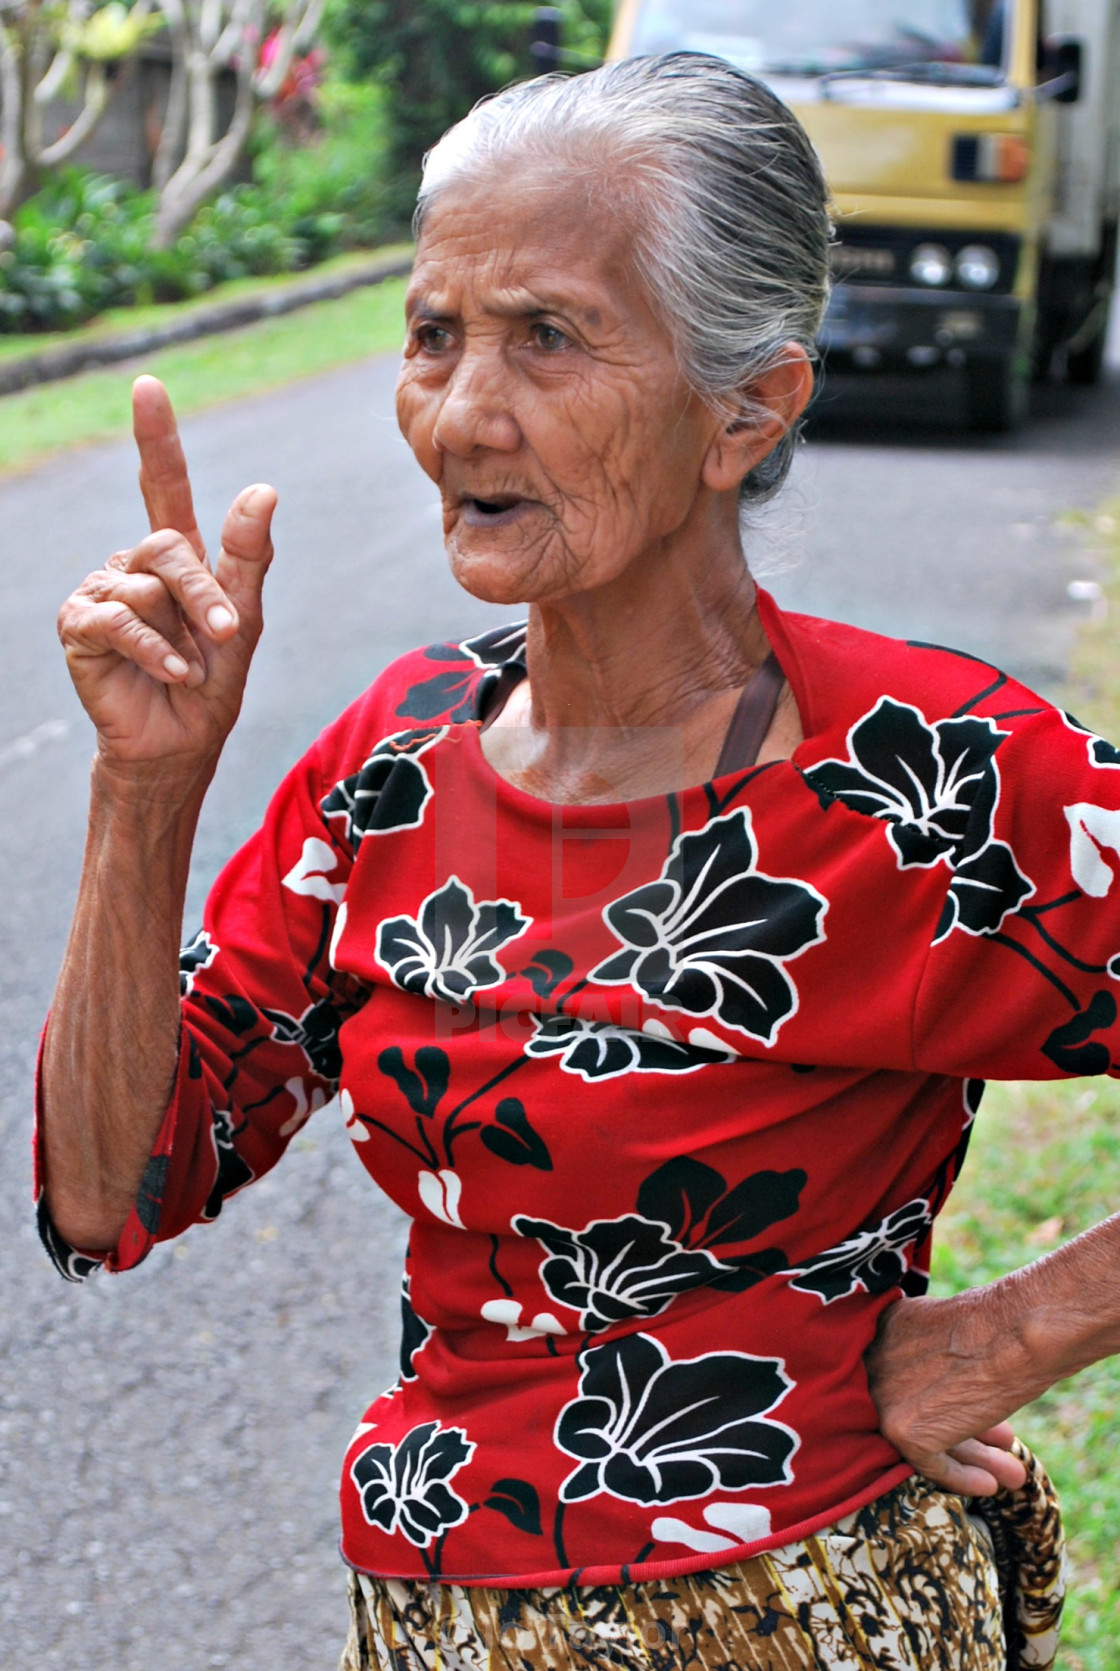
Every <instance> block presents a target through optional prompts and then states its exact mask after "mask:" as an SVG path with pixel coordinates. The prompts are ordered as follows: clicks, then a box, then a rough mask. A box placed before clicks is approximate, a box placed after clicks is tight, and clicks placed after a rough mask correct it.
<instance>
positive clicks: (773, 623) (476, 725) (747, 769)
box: [464, 586, 809, 818]
mask: <svg viewBox="0 0 1120 1671" xmlns="http://www.w3.org/2000/svg"><path fill="white" fill-rule="evenodd" d="M756 593H757V606H758V613H759V619H760V621H761V622H762V627H763V631H764V632H765V634H766V637H767V640H768V642H769V645H770V649H771V650H772V651H773V653H774V657H775V660H776V661H777V663H778V666H779V667H780V668H781V671H782V674H783V676H784V677H785V679H786V681H787V682H788V684H789V687H790V689H791V690H792V692H793V696H794V701H795V702H796V704H797V710H798V713H799V715H800V716H801V728H802V732H803V735H802V740H801V742H800V743H798V745H797V748H796V749H795V750H794V752H793V754H792V755H788V756H787V757H786V758H785V759H783V760H768V761H766V762H764V764H762V765H761V766H759V765H754V766H737V767H734V768H733V769H732V770H731V771H729V772H722V773H720V775H719V776H718V777H714V778H706V779H704V780H703V781H701V782H699V783H686V784H684V785H682V787H681V788H679V789H667V790H662V791H661V792H660V793H658V794H655V795H642V796H638V797H636V798H635V799H634V800H630V801H549V800H546V799H545V798H544V796H543V795H531V794H530V793H529V791H528V790H527V789H519V788H518V786H517V785H516V784H514V783H510V781H509V779H508V778H505V777H503V776H502V774H501V773H500V772H499V771H496V770H495V768H494V767H493V766H492V765H491V764H490V761H489V760H488V759H487V757H486V753H485V751H484V749H483V747H482V729H483V724H482V721H481V720H480V719H473V720H469V721H467V723H466V725H465V726H464V732H465V739H464V740H465V741H466V744H467V746H468V748H469V749H470V750H471V751H472V754H473V757H474V765H475V767H476V769H477V770H479V771H480V772H481V773H482V774H483V775H484V776H486V777H488V778H490V779H491V780H492V781H493V783H494V784H495V785H496V787H497V791H498V793H499V795H501V796H503V797H506V798H508V799H509V800H511V801H513V802H515V803H517V804H520V805H523V806H524V807H531V808H533V809H535V810H536V812H537V813H538V814H539V813H541V812H542V811H547V812H548V814H549V816H550V817H555V816H556V814H557V812H559V813H560V814H561V815H562V816H564V817H565V818H567V817H576V816H577V815H580V814H582V815H586V816H589V817H594V816H601V815H602V814H604V813H609V812H614V813H620V812H626V813H628V814H630V815H631V816H633V815H634V814H636V813H637V814H640V813H641V812H642V811H648V810H650V809H653V808H660V807H663V806H664V805H665V802H666V800H668V799H671V798H673V797H675V796H680V795H690V794H696V793H697V792H698V791H703V790H709V789H715V788H716V787H717V786H718V785H720V784H727V783H730V782H731V781H732V780H733V779H735V778H742V779H746V778H748V777H754V776H761V774H762V773H764V772H771V771H773V770H775V769H776V768H781V767H792V768H793V769H794V771H796V772H797V773H798V775H799V776H800V767H799V765H798V763H797V756H798V755H799V754H800V753H801V751H802V749H804V747H805V745H806V743H807V742H808V741H809V729H808V724H807V720H808V692H807V690H806V688H805V683H804V680H803V678H802V676H801V666H800V662H799V660H798V657H797V654H796V651H795V650H794V648H793V646H792V645H791V643H790V641H789V638H788V635H787V633H786V631H785V623H784V620H783V618H782V611H781V610H780V609H779V608H778V605H777V604H776V603H775V601H774V599H773V598H772V597H771V596H770V594H769V592H767V591H765V590H764V589H763V587H761V586H756ZM511 659H513V660H516V658H511ZM505 665H508V664H505Z"/></svg>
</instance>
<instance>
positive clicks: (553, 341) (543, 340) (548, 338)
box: [532, 320, 568, 354]
mask: <svg viewBox="0 0 1120 1671" xmlns="http://www.w3.org/2000/svg"><path fill="white" fill-rule="evenodd" d="M532 336H533V341H534V342H535V343H536V345H537V347H538V348H543V349H544V351H545V353H546V354H555V353H556V352H557V351H558V350H559V349H561V348H567V346H568V338H567V337H566V336H565V334H564V332H563V331H561V330H560V329H559V328H558V327H557V326H555V325H546V324H544V323H543V322H541V321H539V320H538V321H537V323H536V324H534V325H533V326H532Z"/></svg>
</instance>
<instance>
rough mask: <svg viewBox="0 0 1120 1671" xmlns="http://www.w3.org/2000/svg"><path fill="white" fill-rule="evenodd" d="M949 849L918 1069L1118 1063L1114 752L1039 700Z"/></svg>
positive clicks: (1118, 809) (997, 1071)
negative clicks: (954, 847)
mask: <svg viewBox="0 0 1120 1671" xmlns="http://www.w3.org/2000/svg"><path fill="white" fill-rule="evenodd" d="M994 761H995V767H996V770H995V771H994V772H993V774H992V779H991V788H990V790H988V791H987V792H985V793H983V794H980V795H977V796H976V797H975V799H974V800H973V803H972V806H971V810H970V814H969V820H968V828H967V830H966V831H965V832H964V835H963V838H962V840H961V841H960V842H959V844H958V846H957V850H956V852H955V854H954V859H953V865H952V873H951V876H950V878H949V883H948V888H947V891H946V894H945V901H944V905H943V908H942V910H941V914H940V918H939V920H938V922H937V925H936V930H935V933H934V936H933V943H932V945H931V947H930V951H929V956H928V959H927V962H926V966H925V970H924V974H923V977H922V980H921V982H920V985H919V988H918V991H917V998H916V1004H915V1010H914V1061H915V1065H916V1066H917V1067H919V1068H922V1069H925V1070H926V1071H929V1072H936V1073H951V1074H956V1075H960V1076H977V1077H982V1078H994V1079H1049V1078H1056V1077H1063V1076H1072V1075H1081V1074H1100V1073H1116V1072H1120V1025H1118V1021H1120V752H1118V751H1117V750H1116V749H1115V748H1114V747H1113V746H1112V745H1111V744H1110V743H1107V742H1105V741H1103V739H1101V738H1099V737H1095V736H1093V735H1092V733H1090V732H1088V731H1086V730H1085V729H1083V728H1082V727H1081V726H1079V725H1078V724H1077V722H1076V721H1073V720H1071V719H1070V718H1069V716H1067V715H1063V714H1061V713H1059V712H1058V711H1057V710H1055V709H1051V708H1047V709H1044V710H1042V711H1040V712H1035V713H1034V714H1032V715H1030V716H1029V717H1027V718H1025V719H1024V720H1023V721H1022V722H1021V723H1019V724H1018V725H1016V726H1015V727H1014V729H1012V730H1011V733H1010V735H1009V736H1007V737H1006V739H1005V740H1004V741H1003V742H1002V744H1001V746H1000V747H999V749H998V751H997V753H996V755H995V757H994Z"/></svg>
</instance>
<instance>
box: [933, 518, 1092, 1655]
mask: <svg viewBox="0 0 1120 1671" xmlns="http://www.w3.org/2000/svg"><path fill="white" fill-rule="evenodd" d="M1118 523H1120V506H1113V507H1108V508H1106V509H1105V510H1104V511H1103V512H1102V513H1101V515H1100V516H1099V517H1098V518H1096V519H1095V521H1093V522H1091V523H1090V524H1089V528H1090V530H1091V532H1092V533H1093V534H1094V536H1095V537H1096V539H1097V540H1098V542H1099V543H1100V545H1101V551H1100V555H1101V558H1102V567H1103V571H1104V585H1105V592H1106V596H1107V597H1108V599H1109V609H1108V611H1107V613H1106V614H1104V616H1103V617H1102V618H1101V619H1099V620H1097V621H1094V622H1092V623H1090V624H1088V625H1086V626H1085V627H1084V628H1083V630H1082V632H1081V634H1080V636H1079V640H1078V643H1077V647H1076V651H1075V655H1074V658H1073V665H1072V669H1071V677H1070V689H1069V691H1068V693H1067V698H1066V699H1067V701H1068V705H1069V706H1070V707H1071V708H1072V709H1073V710H1074V712H1075V713H1077V715H1078V717H1079V718H1081V719H1082V720H1083V721H1084V722H1085V723H1086V724H1089V725H1092V726H1093V727H1094V728H1095V729H1096V730H1098V731H1100V732H1102V733H1103V735H1105V736H1108V737H1110V738H1113V739H1117V738H1120V631H1118V626H1120V539H1118V538H1117V527H1118ZM1118 1209H1120V1083H1118V1082H1117V1081H1116V1080H1112V1079H1092V1080H1072V1081H1063V1082H1061V1083H1052V1084H1045V1083H1039V1084H1032V1083H1015V1084H1005V1085H991V1086H989V1088H988V1091H987V1094H986V1096H985V1098H984V1103H983V1107H982V1108H981V1111H980V1115H979V1118H978V1119H977V1122H976V1134H975V1137H974V1139H973V1143H972V1148H971V1150H970V1153H969V1157H968V1163H967V1165H966V1166H965V1169H964V1175H963V1177H962V1179H961V1182H960V1183H959V1185H958V1186H957V1188H956V1190H955V1191H954V1193H953V1196H952V1199H951V1201H950V1203H949V1206H948V1208H947V1209H946V1211H945V1212H944V1213H943V1214H942V1217H941V1220H940V1223H939V1235H938V1240H937V1245H936V1251H935V1255H934V1265H933V1286H934V1292H936V1293H943V1294H944V1293H953V1292H956V1291H958V1290H959V1289H962V1288H971V1287H975V1286H976V1285H977V1284H979V1283H984V1282H991V1281H993V1280H994V1279H995V1278H996V1277H999V1276H1002V1275H1003V1274H1004V1273H1005V1272H1006V1271H1010V1270H1014V1269H1016V1268H1017V1267H1019V1266H1021V1265H1025V1264H1027V1263H1029V1262H1030V1260H1032V1259H1036V1258H1038V1257H1039V1255H1040V1254H1042V1253H1044V1252H1046V1251H1047V1250H1048V1249H1050V1248H1053V1247H1057V1246H1060V1245H1061V1244H1062V1243H1063V1242H1066V1241H1068V1240H1069V1239H1070V1237H1072V1236H1075V1235H1077V1234H1078V1233H1079V1232H1080V1231H1082V1230H1085V1229H1087V1228H1088V1227H1089V1225H1091V1224H1096V1223H1097V1222H1098V1221H1099V1220H1100V1219H1102V1218H1107V1217H1108V1215H1109V1214H1110V1213H1113V1212H1115V1211H1117V1210H1118ZM1118 1280H1120V1277H1118ZM1015 1427H1016V1429H1017V1431H1018V1432H1020V1433H1021V1434H1022V1436H1023V1438H1024V1439H1025V1440H1026V1442H1027V1443H1028V1444H1029V1445H1030V1446H1031V1447H1032V1448H1033V1449H1034V1450H1036V1451H1037V1452H1038V1454H1039V1456H1040V1457H1041V1458H1042V1459H1043V1461H1044V1462H1045V1464H1046V1466H1047V1468H1048V1469H1049V1471H1050V1473H1051V1476H1052V1477H1053V1479H1054V1481H1055V1483H1056V1485H1057V1487H1058V1490H1059V1493H1060V1496H1061V1499H1062V1507H1063V1511H1064V1515H1065V1521H1066V1531H1067V1533H1068V1536H1069V1542H1070V1556H1071V1562H1072V1573H1071V1588H1070V1597H1069V1600H1068V1602H1067V1604H1066V1615H1065V1622H1064V1624H1063V1630H1062V1650H1061V1653H1060V1655H1059V1659H1058V1664H1059V1666H1060V1667H1061V1668H1062V1671H1118V1667H1120V1501H1118V1499H1120V1358H1111V1359H1108V1360H1107V1361H1106V1362H1104V1363H1099V1364H1096V1365H1094V1366H1093V1368H1092V1369H1088V1370H1086V1371H1084V1372H1083V1373H1082V1374H1081V1375H1078V1376H1076V1377H1075V1378H1074V1379H1073V1380H1070V1381H1064V1382H1061V1383H1060V1384H1059V1385H1058V1386H1056V1387H1052V1388H1051V1390H1050V1391H1049V1392H1048V1393H1047V1394H1046V1395H1045V1396H1044V1397H1043V1398H1040V1399H1038V1400H1037V1402H1036V1403H1034V1404H1031V1405H1029V1406H1028V1407H1027V1409H1025V1410H1023V1411H1022V1412H1021V1413H1020V1414H1019V1415H1018V1416H1017V1417H1016V1418H1015Z"/></svg>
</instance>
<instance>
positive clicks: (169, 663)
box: [163, 650, 190, 679]
mask: <svg viewBox="0 0 1120 1671" xmlns="http://www.w3.org/2000/svg"><path fill="white" fill-rule="evenodd" d="M163 665H164V669H165V670H166V671H167V672H168V673H170V675H171V677H172V678H173V679H183V678H185V677H186V675H187V674H188V673H189V672H190V668H189V667H188V666H187V664H186V662H185V661H184V660H183V658H182V656H177V655H176V654H175V652H174V650H172V652H171V654H170V655H169V656H164V658H163Z"/></svg>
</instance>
